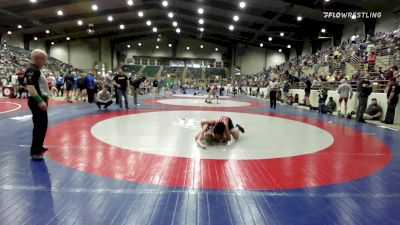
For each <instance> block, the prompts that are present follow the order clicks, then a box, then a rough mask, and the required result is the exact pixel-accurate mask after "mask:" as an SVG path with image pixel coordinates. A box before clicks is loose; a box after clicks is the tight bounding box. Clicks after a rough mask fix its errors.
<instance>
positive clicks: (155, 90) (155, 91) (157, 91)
mask: <svg viewBox="0 0 400 225" xmlns="http://www.w3.org/2000/svg"><path fill="white" fill-rule="evenodd" d="M159 95H160V89H159V88H158V80H157V79H154V80H153V96H154V97H155V96H157V97H158V96H159Z"/></svg>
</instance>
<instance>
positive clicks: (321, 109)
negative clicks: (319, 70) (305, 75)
mask: <svg viewBox="0 0 400 225" xmlns="http://www.w3.org/2000/svg"><path fill="white" fill-rule="evenodd" d="M327 98H328V92H327V91H326V90H325V89H324V88H322V90H321V91H319V93H318V113H324V114H325V113H326V105H325V102H326V99H327Z"/></svg>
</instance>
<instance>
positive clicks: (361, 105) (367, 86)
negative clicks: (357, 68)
mask: <svg viewBox="0 0 400 225" xmlns="http://www.w3.org/2000/svg"><path fill="white" fill-rule="evenodd" d="M369 80H370V76H369V74H365V76H364V79H362V80H360V81H359V82H358V84H357V93H358V108H357V117H356V121H358V122H361V123H365V120H364V118H363V115H364V113H365V110H366V108H367V104H368V96H369V95H370V94H371V93H372V85H371V82H370V81H369Z"/></svg>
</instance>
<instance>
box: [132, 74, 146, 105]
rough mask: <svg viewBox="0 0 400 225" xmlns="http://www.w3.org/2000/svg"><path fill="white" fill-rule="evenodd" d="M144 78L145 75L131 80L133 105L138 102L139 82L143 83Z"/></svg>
mask: <svg viewBox="0 0 400 225" xmlns="http://www.w3.org/2000/svg"><path fill="white" fill-rule="evenodd" d="M145 80H146V77H145V76H143V77H141V78H137V79H135V80H133V81H132V83H131V86H132V94H133V104H134V105H135V106H138V105H139V104H138V103H137V95H138V91H139V88H140V84H141V83H143V82H144V81H145Z"/></svg>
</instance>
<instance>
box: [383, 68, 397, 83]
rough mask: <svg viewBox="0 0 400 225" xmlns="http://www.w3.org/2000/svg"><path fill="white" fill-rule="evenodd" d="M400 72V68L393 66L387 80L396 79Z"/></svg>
mask: <svg viewBox="0 0 400 225" xmlns="http://www.w3.org/2000/svg"><path fill="white" fill-rule="evenodd" d="M398 71H399V68H398V67H397V66H392V68H390V69H389V70H388V72H387V74H386V80H390V79H391V78H392V77H395V74H396V75H397V72H398Z"/></svg>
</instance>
